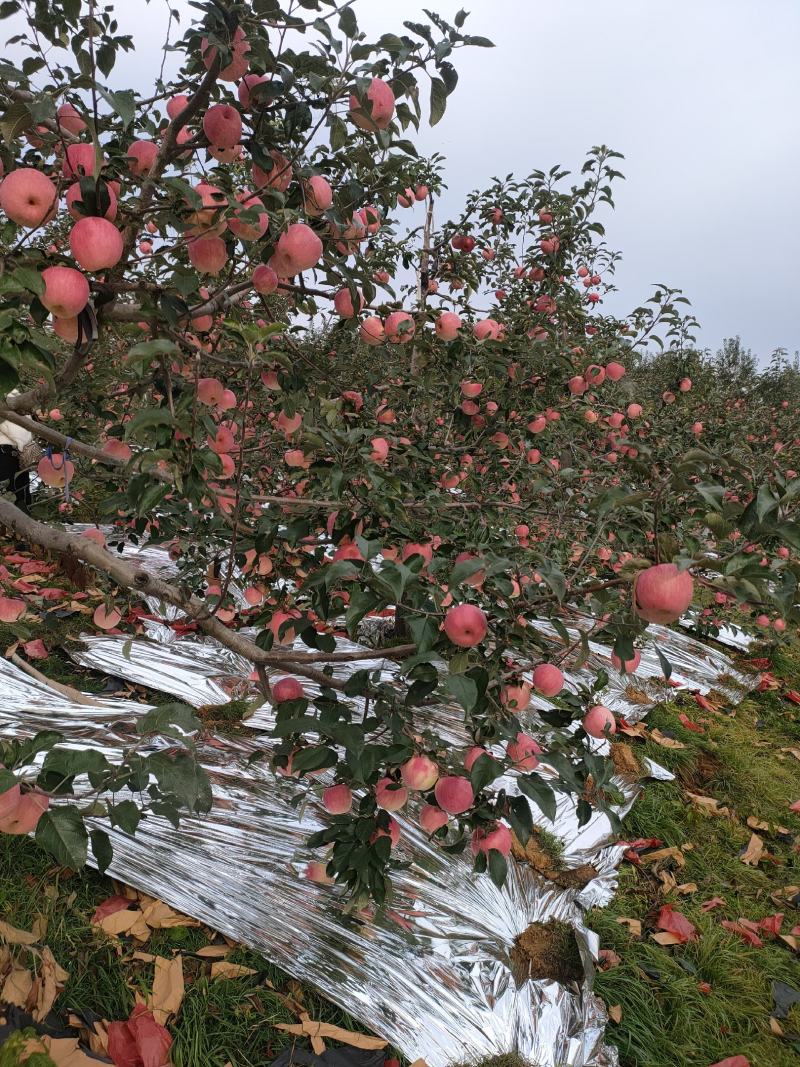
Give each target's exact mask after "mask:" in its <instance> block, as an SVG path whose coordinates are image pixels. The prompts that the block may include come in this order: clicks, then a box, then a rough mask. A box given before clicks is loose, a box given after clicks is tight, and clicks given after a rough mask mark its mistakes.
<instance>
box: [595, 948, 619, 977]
mask: <svg viewBox="0 0 800 1067" xmlns="http://www.w3.org/2000/svg"><path fill="white" fill-rule="evenodd" d="M598 959H599V961H600V970H601V971H610V970H611V969H612V967H619V965H620V964H621V963H622V956H620V955H619V953H617V952H615V951H614V949H613V948H601V949H600V952H599V953H598Z"/></svg>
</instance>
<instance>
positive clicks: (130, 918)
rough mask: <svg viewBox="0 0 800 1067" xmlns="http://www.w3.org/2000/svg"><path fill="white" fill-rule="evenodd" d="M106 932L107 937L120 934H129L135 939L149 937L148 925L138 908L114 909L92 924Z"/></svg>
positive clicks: (140, 939)
mask: <svg viewBox="0 0 800 1067" xmlns="http://www.w3.org/2000/svg"><path fill="white" fill-rule="evenodd" d="M94 925H95V926H97V927H99V929H101V930H102V931H103V933H105V934H108V936H109V937H119V935H120V934H129V935H130V936H131V937H134V938H136V940H137V941H147V939H148V938H149V937H150V927H149V926H148V925H147V923H146V922H145V921H144V917H143V915H142V913H141V911H139V909H138V908H133V909H132V910H131V911H115V912H112V913H111V915H105V916H103V918H102V919H100V921H99V922H97V923H95V924H94Z"/></svg>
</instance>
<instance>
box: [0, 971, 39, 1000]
mask: <svg viewBox="0 0 800 1067" xmlns="http://www.w3.org/2000/svg"><path fill="white" fill-rule="evenodd" d="M32 986H33V975H32V974H31V972H30V971H29V970H28V969H27V967H18V966H17V965H16V964H14V965H13V966H12V968H11V971H10V973H9V974H8V976H7V977H6V980H5V982H4V983H3V991H2V992H0V1001H2V1002H3V1003H5V1004H14V1005H15V1006H16V1007H18V1008H24V1007H25V1005H26V1003H27V1001H28V996H29V995H30V991H31V987H32Z"/></svg>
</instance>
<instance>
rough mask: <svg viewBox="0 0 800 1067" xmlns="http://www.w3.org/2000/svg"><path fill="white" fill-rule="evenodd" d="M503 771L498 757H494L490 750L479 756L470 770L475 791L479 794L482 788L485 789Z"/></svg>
mask: <svg viewBox="0 0 800 1067" xmlns="http://www.w3.org/2000/svg"><path fill="white" fill-rule="evenodd" d="M502 773H503V768H502V767H501V765H500V764H499V763H498V762H497V760H496V759H492V757H491V756H490V755H489V753H488V752H487V753H485V754H484V755H482V756H478V758H477V759H476V760H475V762H474V763H473V764H472V768H471V769H470V772H469V778H470V782H471V783H472V791H473V793H474V794H475V795H476V796H477V795H478V793H480V792H481V790H482V789H485V788H486V786H487V785H488V784H489V783H490V782H493V781H494V780H495V778H499V776H500V775H501V774H502Z"/></svg>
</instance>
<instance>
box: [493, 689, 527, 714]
mask: <svg viewBox="0 0 800 1067" xmlns="http://www.w3.org/2000/svg"><path fill="white" fill-rule="evenodd" d="M530 702H531V687H530V686H529V685H528V684H527V682H521V683H520V684H519V685H504V686H503V687H502V688H501V689H500V703H501V704H502V705H503V707H505V708H509V709H510V710H511V711H524V710H525V708H527V706H528V705H529V704H530Z"/></svg>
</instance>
